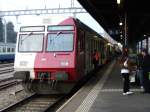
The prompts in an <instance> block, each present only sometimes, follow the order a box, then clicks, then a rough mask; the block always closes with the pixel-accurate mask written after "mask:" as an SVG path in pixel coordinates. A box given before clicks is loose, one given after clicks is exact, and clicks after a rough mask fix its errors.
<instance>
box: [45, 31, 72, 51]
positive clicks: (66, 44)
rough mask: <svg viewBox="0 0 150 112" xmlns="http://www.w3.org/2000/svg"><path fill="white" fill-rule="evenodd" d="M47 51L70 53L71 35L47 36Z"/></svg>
mask: <svg viewBox="0 0 150 112" xmlns="http://www.w3.org/2000/svg"><path fill="white" fill-rule="evenodd" d="M46 50H47V51H72V50H73V34H71V33H68V34H62V33H61V34H59V35H58V34H48V41H47V48H46Z"/></svg>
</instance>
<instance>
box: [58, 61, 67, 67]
mask: <svg viewBox="0 0 150 112" xmlns="http://www.w3.org/2000/svg"><path fill="white" fill-rule="evenodd" d="M60 65H61V66H68V65H69V62H68V61H61V62H60Z"/></svg>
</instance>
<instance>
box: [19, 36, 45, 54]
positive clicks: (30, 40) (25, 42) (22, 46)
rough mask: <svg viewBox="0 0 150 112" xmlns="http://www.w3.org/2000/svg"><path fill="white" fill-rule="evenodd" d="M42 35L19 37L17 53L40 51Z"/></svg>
mask: <svg viewBox="0 0 150 112" xmlns="http://www.w3.org/2000/svg"><path fill="white" fill-rule="evenodd" d="M43 37H44V35H43V34H32V35H30V36H29V35H20V38H19V51H23V52H26V51H33V52H34V51H42V46H43Z"/></svg>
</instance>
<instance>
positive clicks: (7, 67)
mask: <svg viewBox="0 0 150 112" xmlns="http://www.w3.org/2000/svg"><path fill="white" fill-rule="evenodd" d="M13 71H14V63H9V64H0V74H4V73H9V72H13Z"/></svg>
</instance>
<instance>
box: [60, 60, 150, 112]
mask: <svg viewBox="0 0 150 112" xmlns="http://www.w3.org/2000/svg"><path fill="white" fill-rule="evenodd" d="M122 87H123V82H122V77H121V74H120V67H119V64H118V63H117V62H116V61H113V62H111V63H110V64H109V65H108V66H107V67H103V68H101V70H99V71H98V72H97V74H96V75H95V76H93V78H92V79H90V81H89V82H88V83H86V84H85V85H84V86H83V87H82V88H81V89H80V90H79V91H78V92H77V93H76V94H74V95H73V96H72V97H71V98H70V99H69V100H68V101H67V102H66V103H65V104H64V105H62V106H61V107H60V108H59V109H58V110H57V112H135V111H137V112H149V111H150V110H149V109H150V108H149V104H150V100H149V97H150V94H143V93H142V91H143V90H142V89H141V88H140V86H138V85H136V84H131V88H130V89H131V91H133V92H134V94H132V95H123V94H122V93H123V92H122V91H123V90H122Z"/></svg>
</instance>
